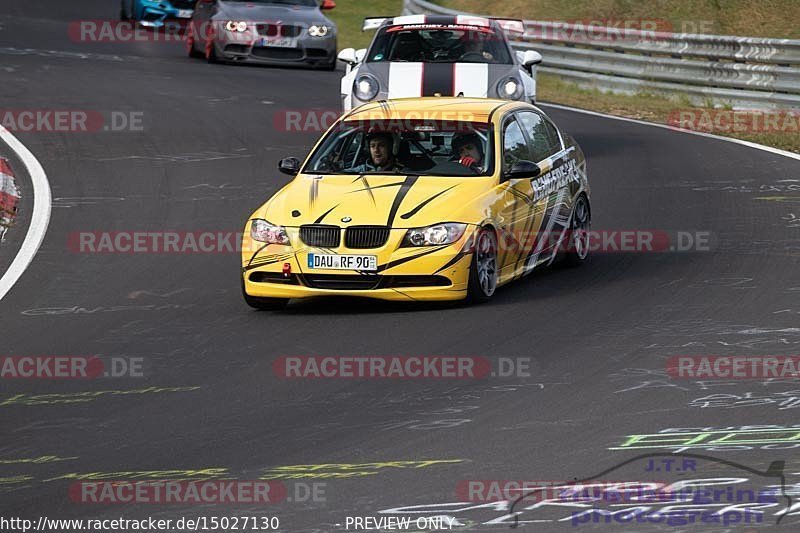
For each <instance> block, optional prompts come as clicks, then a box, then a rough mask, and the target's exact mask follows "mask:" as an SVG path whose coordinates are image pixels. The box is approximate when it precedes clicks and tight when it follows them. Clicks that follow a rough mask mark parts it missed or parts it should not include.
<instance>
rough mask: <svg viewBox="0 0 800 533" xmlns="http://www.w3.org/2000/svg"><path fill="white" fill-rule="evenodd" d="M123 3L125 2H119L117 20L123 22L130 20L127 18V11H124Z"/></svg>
mask: <svg viewBox="0 0 800 533" xmlns="http://www.w3.org/2000/svg"><path fill="white" fill-rule="evenodd" d="M125 1H126V0H120V2H119V20H121V21H123V22H126V21H128V20H131V17H130V16H128V11H127V10H126V9H125Z"/></svg>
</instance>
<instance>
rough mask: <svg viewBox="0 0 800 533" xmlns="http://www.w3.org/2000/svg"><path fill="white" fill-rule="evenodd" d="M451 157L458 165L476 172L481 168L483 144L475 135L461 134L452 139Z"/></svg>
mask: <svg viewBox="0 0 800 533" xmlns="http://www.w3.org/2000/svg"><path fill="white" fill-rule="evenodd" d="M452 146H453V156H454V157H455V158H456V159H457V160H458V162H459V163H461V164H462V165H464V166H465V167H467V168H470V169H472V170H474V171H476V172H480V171H481V169H482V168H483V142H482V141H481V137H480V135H478V134H477V133H463V134H460V135H455V136H454V137H453V142H452Z"/></svg>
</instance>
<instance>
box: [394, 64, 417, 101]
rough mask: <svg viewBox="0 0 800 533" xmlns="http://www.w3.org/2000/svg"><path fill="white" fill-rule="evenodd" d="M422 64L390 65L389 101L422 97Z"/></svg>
mask: <svg viewBox="0 0 800 533" xmlns="http://www.w3.org/2000/svg"><path fill="white" fill-rule="evenodd" d="M423 68H424V67H423V65H422V63H391V64H390V65H389V99H390V100H391V99H394V98H413V97H415V96H420V95H422V69H423Z"/></svg>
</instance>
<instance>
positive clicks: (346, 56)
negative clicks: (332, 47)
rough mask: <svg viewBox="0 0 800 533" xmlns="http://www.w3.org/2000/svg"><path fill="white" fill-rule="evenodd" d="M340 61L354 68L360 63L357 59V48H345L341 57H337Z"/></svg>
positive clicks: (340, 53) (340, 54)
mask: <svg viewBox="0 0 800 533" xmlns="http://www.w3.org/2000/svg"><path fill="white" fill-rule="evenodd" d="M337 57H338V58H339V61H341V62H343V63H347V64H348V65H350V66H353V65H355V64H357V63H358V59H357V58H356V49H355V48H345V49H343V50H342V51H341V52H339V55H338V56H337Z"/></svg>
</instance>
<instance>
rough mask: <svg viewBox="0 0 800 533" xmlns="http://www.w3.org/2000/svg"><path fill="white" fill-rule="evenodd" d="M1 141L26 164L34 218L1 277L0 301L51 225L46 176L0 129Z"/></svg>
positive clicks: (33, 158) (48, 187) (37, 163)
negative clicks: (31, 192)
mask: <svg viewBox="0 0 800 533" xmlns="http://www.w3.org/2000/svg"><path fill="white" fill-rule="evenodd" d="M0 140H2V141H4V142H5V143H6V144H7V145H8V147H9V148H11V150H12V151H13V152H14V153H15V154H17V157H19V158H20V159H21V160H22V163H23V164H24V165H25V169H26V170H27V172H28V175H29V176H30V177H31V182H32V183H33V215H31V225H30V226H29V227H28V233H27V234H26V235H25V240H24V241H23V242H22V246H21V247H20V249H19V252H17V256H16V257H15V258H14V261H12V263H11V266H10V267H8V270H7V271H6V272H5V274H3V277H2V278H0V300H2V299H3V297H5V295H6V294H7V293H8V291H10V290H11V287H13V286H14V284H15V283H16V282H17V280H19V278H20V277H21V276H22V274H23V273H24V272H25V269H26V268H28V265H30V264H31V261H33V257H34V256H35V255H36V252H37V251H38V250H39V246H41V244H42V241H43V240H44V235H45V233H47V225H48V224H49V223H50V200H51V195H50V183H49V182H48V181H47V175H46V174H45V173H44V169H43V168H42V165H41V164H40V163H39V161H38V160H37V159H36V157H34V155H33V154H32V153H31V151H30V150H28V149H27V148H25V146H24V145H23V144H22V143H21V142H19V141H18V140H17V138H16V137H14V136H13V135H11V133H10V132H9V131H8V130H7V129H5V128H4V127H3V126H0Z"/></svg>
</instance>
